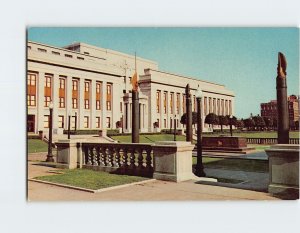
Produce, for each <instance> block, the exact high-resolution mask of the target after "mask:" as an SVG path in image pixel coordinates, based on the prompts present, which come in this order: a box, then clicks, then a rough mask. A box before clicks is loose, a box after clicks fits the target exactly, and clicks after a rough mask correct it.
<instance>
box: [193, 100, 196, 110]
mask: <svg viewBox="0 0 300 233" xmlns="http://www.w3.org/2000/svg"><path fill="white" fill-rule="evenodd" d="M193 106H194V110H193V111H194V112H196V96H194V98H193Z"/></svg>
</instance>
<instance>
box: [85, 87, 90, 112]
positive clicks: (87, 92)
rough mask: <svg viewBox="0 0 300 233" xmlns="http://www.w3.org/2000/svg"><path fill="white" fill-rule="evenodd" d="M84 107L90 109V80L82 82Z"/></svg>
mask: <svg viewBox="0 0 300 233" xmlns="http://www.w3.org/2000/svg"><path fill="white" fill-rule="evenodd" d="M84 108H85V109H90V82H89V81H85V82H84Z"/></svg>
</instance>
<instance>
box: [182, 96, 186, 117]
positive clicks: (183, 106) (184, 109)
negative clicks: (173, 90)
mask: <svg viewBox="0 0 300 233" xmlns="http://www.w3.org/2000/svg"><path fill="white" fill-rule="evenodd" d="M185 103H186V100H185V94H183V95H182V111H183V113H185V112H186V104H185Z"/></svg>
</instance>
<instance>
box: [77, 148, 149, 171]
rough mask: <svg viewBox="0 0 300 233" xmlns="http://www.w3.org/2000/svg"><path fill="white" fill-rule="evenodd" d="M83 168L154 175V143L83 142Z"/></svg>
mask: <svg viewBox="0 0 300 233" xmlns="http://www.w3.org/2000/svg"><path fill="white" fill-rule="evenodd" d="M81 146H82V157H83V166H82V167H83V168H89V169H94V170H101V171H107V172H113V173H118V174H128V175H137V176H144V177H152V176H153V163H152V158H153V156H152V145H151V144H139V143H130V144H123V143H82V145H81Z"/></svg>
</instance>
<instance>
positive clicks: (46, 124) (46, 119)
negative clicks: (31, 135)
mask: <svg viewBox="0 0 300 233" xmlns="http://www.w3.org/2000/svg"><path fill="white" fill-rule="evenodd" d="M49 120H50V116H49V115H44V128H49Z"/></svg>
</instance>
